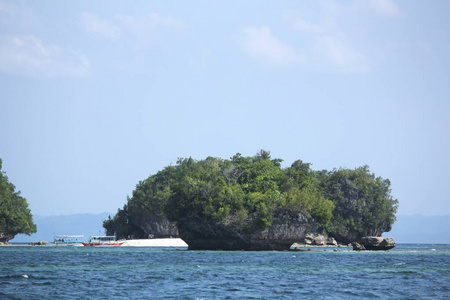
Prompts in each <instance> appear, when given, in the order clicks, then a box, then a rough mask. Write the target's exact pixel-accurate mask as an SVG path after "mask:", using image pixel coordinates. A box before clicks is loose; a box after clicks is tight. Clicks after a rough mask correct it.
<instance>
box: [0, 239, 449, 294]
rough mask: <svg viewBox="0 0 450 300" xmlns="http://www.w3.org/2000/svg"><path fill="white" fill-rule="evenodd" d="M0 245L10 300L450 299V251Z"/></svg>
mask: <svg viewBox="0 0 450 300" xmlns="http://www.w3.org/2000/svg"><path fill="white" fill-rule="evenodd" d="M305 250H306V251H301V252H291V251H267V252H247V251H227V252H225V251H189V250H184V249H160V248H137V247H105V248H97V247H48V246H47V247H46V246H17V247H14V246H5V247H0V299H304V298H309V299H450V245H443V244H440V245H429V244H398V245H397V247H396V248H394V249H392V250H389V251H362V252H356V251H352V250H351V248H312V249H305Z"/></svg>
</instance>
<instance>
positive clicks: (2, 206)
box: [0, 159, 36, 235]
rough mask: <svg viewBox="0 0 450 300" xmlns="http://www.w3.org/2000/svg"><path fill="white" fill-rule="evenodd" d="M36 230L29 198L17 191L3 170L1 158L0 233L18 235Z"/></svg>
mask: <svg viewBox="0 0 450 300" xmlns="http://www.w3.org/2000/svg"><path fill="white" fill-rule="evenodd" d="M34 232H36V225H35V224H33V216H32V215H31V212H30V210H29V209H28V203H27V200H26V199H25V198H23V197H21V196H20V192H16V191H15V187H14V185H13V184H12V183H10V182H9V181H8V177H6V175H5V173H4V172H3V171H2V160H1V159H0V234H8V235H16V234H18V233H25V234H30V233H34Z"/></svg>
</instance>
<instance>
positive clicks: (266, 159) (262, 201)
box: [104, 150, 397, 236]
mask: <svg viewBox="0 0 450 300" xmlns="http://www.w3.org/2000/svg"><path fill="white" fill-rule="evenodd" d="M281 162H282V160H281V159H272V158H271V157H270V152H267V151H264V150H261V151H260V152H259V153H257V154H256V155H255V156H253V157H243V156H242V155H241V154H239V153H238V154H236V155H234V156H233V157H232V158H231V159H230V160H224V159H220V158H213V157H208V158H206V159H204V160H199V161H196V160H194V159H192V158H182V159H178V161H177V164H176V165H175V166H168V167H166V168H164V169H163V170H161V171H159V172H158V173H157V174H155V175H152V176H150V177H149V178H147V179H146V180H144V181H141V182H139V183H138V185H137V186H136V189H135V190H134V191H133V194H132V197H131V198H128V199H127V200H128V201H127V204H126V205H125V206H124V209H122V210H121V209H119V211H118V213H117V214H116V216H115V217H114V218H109V219H108V220H106V221H105V222H104V227H105V228H106V229H107V231H108V232H109V233H112V232H116V233H117V234H118V235H119V236H127V235H129V234H131V233H134V234H136V233H137V231H136V227H135V226H134V225H133V219H137V218H142V217H145V216H149V215H156V216H163V215H165V216H167V217H168V218H169V220H171V221H177V220H180V219H182V218H186V217H192V216H194V217H199V218H206V219H208V220H211V221H212V222H215V223H226V224H230V225H232V226H234V227H235V228H238V229H239V230H241V231H243V232H251V231H252V230H255V229H264V228H266V227H268V226H270V225H272V222H273V218H274V215H275V213H276V212H278V211H281V210H284V211H289V212H292V213H302V214H303V215H305V216H306V217H307V218H309V219H311V220H315V221H316V222H317V223H318V224H319V225H320V226H321V228H322V229H323V230H325V231H329V230H337V231H339V232H342V233H344V234H345V233H346V232H349V231H358V232H360V233H361V234H363V233H364V234H367V233H376V234H378V233H379V231H381V232H384V231H388V230H389V229H390V227H391V225H392V223H393V222H394V221H395V212H396V209H397V201H396V200H394V199H392V197H391V196H390V188H389V187H390V182H389V180H383V179H381V178H379V177H375V176H374V175H373V174H371V173H370V172H369V169H368V168H367V167H362V168H358V169H356V170H347V169H339V170H334V171H331V172H328V171H313V170H311V169H310V164H308V163H303V162H302V161H301V160H297V161H295V162H294V163H293V164H292V165H291V166H290V167H289V168H284V169H283V168H281Z"/></svg>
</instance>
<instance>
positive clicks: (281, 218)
mask: <svg viewBox="0 0 450 300" xmlns="http://www.w3.org/2000/svg"><path fill="white" fill-rule="evenodd" d="M248 218H249V220H246V221H247V222H248V223H251V222H252V220H251V218H252V216H249V217H248ZM136 221H137V222H136V224H139V227H140V228H142V229H143V230H144V232H145V233H146V235H153V236H155V237H163V236H168V235H170V236H172V237H180V238H181V239H183V240H184V241H185V242H186V243H187V244H188V245H189V249H190V250H253V251H256V250H258V251H259V250H289V247H290V246H291V245H292V244H293V243H295V242H298V241H304V240H305V238H306V236H307V235H308V234H311V233H316V232H317V231H318V230H319V226H318V224H317V223H316V222H314V221H311V220H308V218H306V217H305V216H304V215H302V214H300V213H297V214H293V213H289V212H288V211H286V210H284V211H281V210H280V211H278V212H277V213H276V214H275V217H274V219H273V223H272V225H271V226H269V227H267V228H265V229H257V228H253V230H248V227H247V229H245V227H242V226H239V225H237V224H236V220H235V218H234V217H233V216H230V217H229V218H228V219H227V221H226V222H225V223H221V224H218V223H215V222H212V221H210V220H208V219H206V218H200V217H195V216H186V217H184V218H182V219H180V220H178V222H170V221H169V220H168V219H167V218H166V217H157V216H153V217H148V218H146V220H143V219H142V220H136Z"/></svg>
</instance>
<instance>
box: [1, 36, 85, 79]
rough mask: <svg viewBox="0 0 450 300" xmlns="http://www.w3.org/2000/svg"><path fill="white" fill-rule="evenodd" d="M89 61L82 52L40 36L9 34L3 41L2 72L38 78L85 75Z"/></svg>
mask: <svg viewBox="0 0 450 300" xmlns="http://www.w3.org/2000/svg"><path fill="white" fill-rule="evenodd" d="M89 70H90V64H89V61H88V60H87V59H86V58H85V57H84V56H83V55H81V54H79V53H77V52H75V51H72V50H69V49H64V48H61V47H58V46H55V45H46V44H44V43H43V42H42V41H41V40H40V39H39V38H38V37H36V36H33V35H27V36H10V37H2V38H1V40H0V71H1V72H5V73H19V74H26V75H31V76H36V77H82V76H85V75H87V74H88V73H89Z"/></svg>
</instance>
